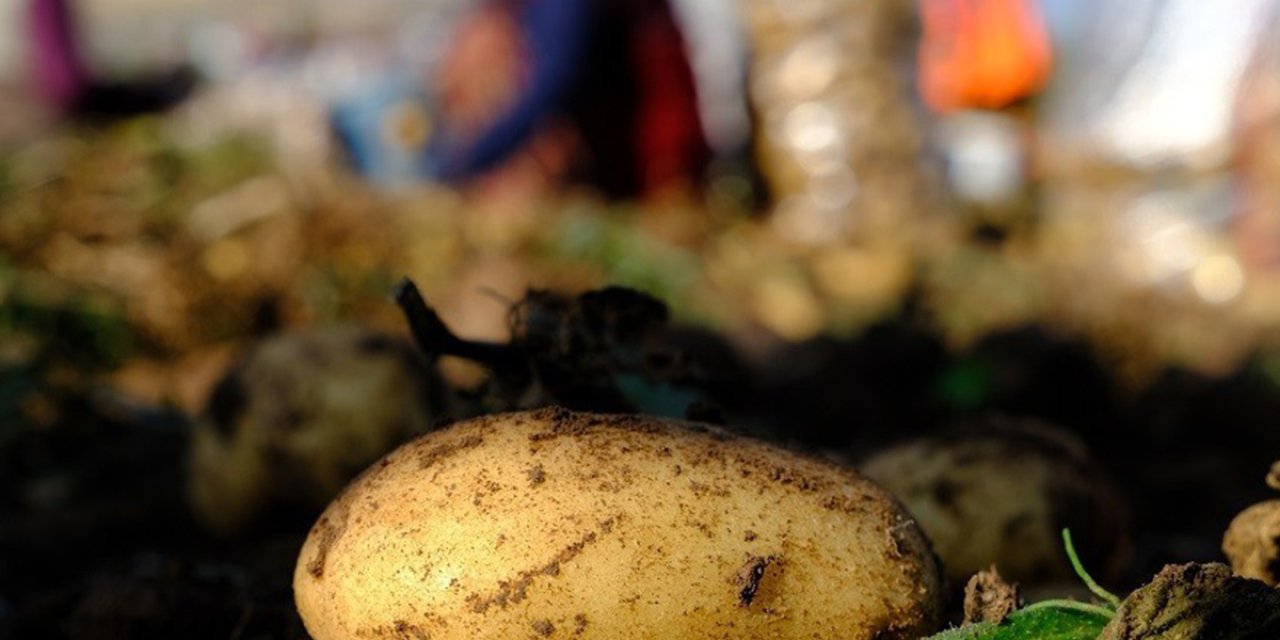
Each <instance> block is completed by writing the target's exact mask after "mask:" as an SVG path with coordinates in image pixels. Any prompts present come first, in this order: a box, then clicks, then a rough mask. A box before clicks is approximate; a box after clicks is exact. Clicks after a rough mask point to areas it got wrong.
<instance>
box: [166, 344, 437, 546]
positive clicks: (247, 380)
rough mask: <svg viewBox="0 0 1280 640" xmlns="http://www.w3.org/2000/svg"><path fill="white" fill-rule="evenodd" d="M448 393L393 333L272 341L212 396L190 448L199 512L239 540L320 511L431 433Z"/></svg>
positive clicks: (193, 499) (190, 483) (230, 374)
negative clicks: (292, 512) (368, 470)
mask: <svg viewBox="0 0 1280 640" xmlns="http://www.w3.org/2000/svg"><path fill="white" fill-rule="evenodd" d="M448 400H449V397H448V394H447V393H446V392H445V390H444V389H443V385H442V383H441V382H439V380H438V379H437V378H436V377H435V375H434V374H433V373H432V372H431V371H429V370H428V369H427V368H426V366H425V365H424V364H423V363H422V362H421V361H420V360H419V358H418V357H417V355H415V354H414V352H413V350H412V347H410V346H409V345H408V344H407V343H403V342H401V341H399V340H397V339H395V338H392V337H390V336H386V335H381V334H376V333H370V332H368V331H364V330H361V329H354V328H342V329H330V330H325V331H317V332H312V333H301V334H289V335H285V336H281V337H277V338H274V339H271V340H268V341H266V342H264V343H262V344H260V345H259V346H258V347H257V348H256V349H254V350H253V351H252V352H251V353H249V354H248V355H247V356H246V357H245V359H244V360H243V361H242V362H241V363H240V364H238V365H236V366H235V367H233V368H232V369H231V371H230V372H228V374H227V375H226V377H225V378H223V380H222V381H221V382H220V383H219V384H218V385H217V387H216V388H215V389H214V391H213V394H212V397H211V398H210V402H209V410H208V411H207V415H206V416H204V418H202V419H201V421H200V422H199V423H198V424H197V425H196V427H195V430H194V432H193V436H192V443H191V453H190V458H191V463H190V469H189V477H188V491H189V494H190V497H191V502H192V506H193V507H194V509H195V512H196V515H198V516H199V517H200V518H201V520H203V521H204V522H205V523H206V524H208V525H209V526H210V527H212V528H213V529H215V530H218V531H221V532H224V533H231V532H236V531H239V530H242V529H243V528H245V527H247V526H249V525H251V524H252V523H253V522H254V520H255V519H256V518H258V517H259V516H261V515H262V514H263V513H264V512H265V511H266V510H267V509H269V508H271V507H275V506H282V505H296V506H300V507H302V508H306V509H319V508H321V507H323V506H324V505H325V504H326V503H327V502H328V501H329V500H331V499H333V497H334V496H336V495H337V494H338V492H339V491H341V490H342V487H343V485H345V484H346V483H347V482H348V481H349V480H350V479H351V478H352V477H354V476H355V475H356V474H357V473H359V472H360V470H361V469H363V468H364V467H366V466H367V465H369V464H370V463H371V462H373V461H374V460H376V459H378V457H379V456H381V455H382V454H383V453H385V452H386V451H388V450H390V449H392V448H394V447H395V446H396V445H397V444H399V443H402V442H405V441H406V440H408V439H410V438H412V437H414V436H416V435H419V434H422V433H426V431H427V430H428V429H429V428H430V427H431V426H432V424H434V423H435V422H436V421H437V420H439V419H440V418H441V417H442V416H443V415H444V414H445V413H446V412H447V411H448V405H449V402H448Z"/></svg>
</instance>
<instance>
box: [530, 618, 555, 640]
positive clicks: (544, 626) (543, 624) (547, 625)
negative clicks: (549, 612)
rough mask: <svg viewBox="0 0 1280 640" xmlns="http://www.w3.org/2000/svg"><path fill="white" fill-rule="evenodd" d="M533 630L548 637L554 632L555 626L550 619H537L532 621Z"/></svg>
mask: <svg viewBox="0 0 1280 640" xmlns="http://www.w3.org/2000/svg"><path fill="white" fill-rule="evenodd" d="M533 630H534V631H536V632H538V635H540V636H544V637H549V636H550V635H551V634H553V633H555V632H556V626H555V625H554V624H551V621H550V620H538V621H536V622H534V623H533Z"/></svg>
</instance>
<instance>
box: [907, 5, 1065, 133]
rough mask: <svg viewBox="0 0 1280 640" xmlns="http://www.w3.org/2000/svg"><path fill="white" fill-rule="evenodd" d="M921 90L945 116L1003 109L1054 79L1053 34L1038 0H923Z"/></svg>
mask: <svg viewBox="0 0 1280 640" xmlns="http://www.w3.org/2000/svg"><path fill="white" fill-rule="evenodd" d="M920 14H921V23H922V26H923V28H924V34H923V36H922V37H921V39H920V54H919V59H920V89H921V94H922V95H923V96H924V99H925V101H926V102H927V103H928V104H929V106H930V107H931V108H932V109H933V110H935V111H937V112H940V113H947V112H951V111H956V110H959V109H1003V108H1006V107H1009V106H1011V105H1013V104H1015V103H1017V102H1019V101H1020V100H1024V99H1026V98H1029V97H1031V96H1033V95H1035V94H1036V93H1037V92H1038V91H1039V90H1040V89H1041V88H1042V87H1043V86H1044V84H1045V82H1046V81H1047V80H1048V78H1049V73H1050V70H1051V65H1052V53H1051V51H1050V46H1049V36H1048V33H1047V30H1046V28H1045V25H1044V22H1043V20H1042V19H1041V18H1040V15H1039V11H1038V7H1037V3H1036V2H1034V1H1033V0H921V4H920Z"/></svg>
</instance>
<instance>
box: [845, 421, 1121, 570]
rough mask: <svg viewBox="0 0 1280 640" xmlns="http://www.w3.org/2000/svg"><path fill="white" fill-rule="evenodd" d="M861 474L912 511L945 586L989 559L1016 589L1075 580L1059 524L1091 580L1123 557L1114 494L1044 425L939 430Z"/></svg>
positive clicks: (1079, 448)
mask: <svg viewBox="0 0 1280 640" xmlns="http://www.w3.org/2000/svg"><path fill="white" fill-rule="evenodd" d="M861 470H862V471H863V473H865V474H866V475H867V477H869V478H871V479H872V480H874V481H876V482H878V483H880V485H881V486H883V487H885V488H886V489H888V490H889V491H891V492H893V494H894V495H896V496H898V497H899V498H900V499H902V501H903V502H904V503H905V504H906V506H907V508H908V509H909V510H910V511H911V513H912V514H914V515H915V517H916V518H917V519H918V520H919V522H920V526H921V527H923V528H924V532H925V534H926V535H928V536H929V539H930V540H931V541H932V542H933V545H934V549H935V550H936V551H937V552H938V555H939V556H940V557H941V558H942V565H943V566H944V567H945V568H946V575H947V577H948V579H950V580H951V582H952V583H953V584H956V585H962V584H964V583H965V581H966V580H967V579H968V578H969V576H972V575H973V574H975V573H977V572H979V571H982V570H984V569H987V568H988V567H991V566H992V565H995V566H996V567H997V568H998V569H999V571H1000V575H1002V576H1005V577H1006V578H1008V579H1009V580H1010V581H1013V582H1017V583H1020V584H1022V585H1023V586H1031V587H1034V586H1037V585H1046V584H1050V583H1054V582H1059V581H1073V582H1074V581H1075V580H1076V578H1075V573H1074V571H1072V568H1071V565H1070V563H1069V562H1068V560H1067V555H1066V553H1065V552H1064V551H1063V546H1062V536H1061V531H1062V529H1063V528H1070V529H1071V532H1072V534H1073V536H1074V538H1075V546H1076V549H1077V550H1078V551H1079V552H1080V553H1081V555H1082V556H1083V557H1084V560H1085V564H1086V566H1087V567H1088V568H1089V570H1090V571H1092V572H1094V574H1095V575H1097V576H1099V578H1100V579H1104V580H1107V579H1112V578H1114V577H1115V575H1116V574H1117V573H1118V572H1119V570H1120V569H1121V568H1122V566H1123V562H1124V560H1125V559H1126V558H1125V556H1126V552H1127V546H1128V543H1127V536H1126V534H1125V531H1126V521H1125V513H1126V509H1125V508H1124V503H1123V501H1122V500H1121V497H1120V492H1119V490H1118V489H1117V488H1116V487H1115V485H1114V484H1113V483H1112V482H1111V481H1110V480H1109V479H1108V477H1107V474H1106V473H1104V471H1103V470H1102V468H1101V467H1100V465H1098V463H1096V462H1095V461H1094V460H1093V458H1092V457H1091V456H1090V455H1089V453H1088V451H1087V450H1086V449H1085V447H1084V445H1083V444H1082V443H1081V442H1080V441H1079V440H1077V439H1076V438H1074V437H1073V436H1071V435H1070V434H1068V433H1065V432H1062V431H1060V430H1056V429H1053V428H1050V427H1048V426H1046V425H1043V424H1040V423H1036V422H1031V421H1018V422H1014V421H1010V420H1005V419H995V420H990V421H988V422H986V423H983V424H979V425H971V426H967V427H963V428H958V429H953V430H949V431H944V432H942V433H940V434H937V435H935V436H932V437H926V438H922V439H919V440H916V441H913V442H910V443H907V444H903V445H900V446H897V447H894V448H891V449H889V450H886V451H883V452H881V453H879V454H877V455H876V456H874V457H873V458H871V459H870V460H867V461H866V462H865V463H864V464H863V465H862V467H861Z"/></svg>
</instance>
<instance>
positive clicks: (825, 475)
mask: <svg viewBox="0 0 1280 640" xmlns="http://www.w3.org/2000/svg"><path fill="white" fill-rule="evenodd" d="M294 593H295V597H296V600H297V605H298V610H299V612H300V613H301V615H302V619H303V621H304V622H305V623H306V627H307V630H308V631H309V632H310V633H311V635H312V636H313V637H314V638H316V640H348V639H351V638H432V639H433V640H449V639H483V638H493V639H510V638H543V637H547V638H583V639H591V638H597V639H608V640H617V639H624V638H654V639H673V640H674V639H680V638H699V639H708V640H714V639H728V638H778V639H782V640H785V639H788V638H806V639H814V638H831V639H837V638H838V639H841V640H860V639H865V640H870V639H873V638H875V639H878V640H887V639H890V638H897V639H901V640H907V639H911V638H920V637H923V636H925V635H928V633H929V632H930V631H932V630H934V629H935V628H936V626H937V624H938V622H939V617H940V612H941V602H940V598H941V593H942V589H941V580H940V575H939V568H938V567H937V564H936V561H935V560H934V558H933V556H932V554H931V553H930V551H929V546H928V543H927V541H926V540H925V538H924V536H923V535H921V533H920V530H919V528H917V527H916V525H915V523H914V522H913V521H912V520H911V518H910V517H909V516H908V515H907V514H906V512H905V511H904V510H903V509H902V508H901V506H900V505H899V504H898V503H897V502H896V501H895V500H894V499H893V498H892V497H890V496H889V495H888V494H887V493H885V492H884V491H882V490H881V489H879V488H878V487H876V486H875V485H874V484H872V483H871V482H869V481H867V480H865V479H864V478H862V477H861V476H859V475H857V474H856V473H854V472H853V471H850V470H846V469H842V468H840V467H837V466H834V465H831V464H829V463H825V462H821V461H818V460H815V459H810V458H807V457H803V456H800V455H797V454H793V453H789V452H786V451H783V450H780V449H777V448H774V447H772V446H769V445H766V444H763V443H760V442H756V441H753V440H750V439H747V438H742V437H737V436H733V435H730V434H728V433H726V432H724V431H720V430H716V429H713V428H709V427H704V426H700V425H695V424H691V423H682V422H675V421H668V420H662V419H658V418H648V417H633V416H606V415H595V414H583V413H573V412H569V411H565V410H562V409H544V410H539V411H534V412H527V413H513V414H505V415H498V416H491V417H487V418H481V419H476V420H471V421H468V422H464V423H460V424H457V425H455V426H453V427H451V428H448V429H445V430H442V431H437V432H435V433H431V434H429V435H427V436H425V437H422V438H419V439H418V440H416V441H414V442H412V443H410V444H408V445H405V446H403V447H401V448H400V449H398V450H397V451H395V452H394V453H392V454H391V455H389V456H388V457H386V458H384V459H383V460H382V461H380V462H378V463H377V464H376V465H374V466H373V467H372V468H370V469H369V470H368V471H367V472H365V473H364V474H363V475H362V476H360V477H359V478H358V479H356V480H355V481H354V482H353V483H352V484H351V485H350V486H349V487H348V488H347V489H346V491H345V492H343V494H342V495H341V496H340V497H339V498H338V499H337V500H335V501H334V502H333V504H331V505H330V506H329V509H328V510H327V511H326V512H325V514H324V515H323V516H322V517H321V518H320V520H319V522H317V524H316V525H315V527H314V528H313V529H312V531H311V534H310V536H309V537H308V538H307V541H306V543H305V545H304V546H303V548H302V551H301V553H300V555H299V558H298V565H297V569H296V570H295V573H294Z"/></svg>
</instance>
